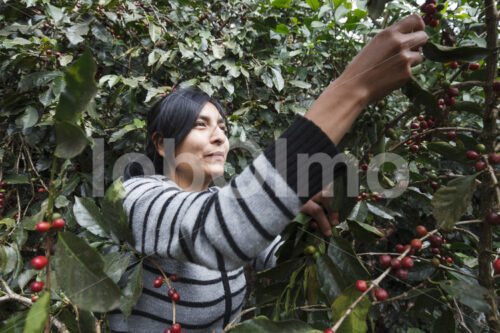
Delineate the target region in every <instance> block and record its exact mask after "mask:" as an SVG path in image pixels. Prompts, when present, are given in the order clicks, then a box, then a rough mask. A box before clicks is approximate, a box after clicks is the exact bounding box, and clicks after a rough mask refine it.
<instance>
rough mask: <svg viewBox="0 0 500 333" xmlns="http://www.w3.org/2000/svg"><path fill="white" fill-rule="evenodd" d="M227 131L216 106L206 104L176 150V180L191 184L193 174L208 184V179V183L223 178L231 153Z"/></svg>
mask: <svg viewBox="0 0 500 333" xmlns="http://www.w3.org/2000/svg"><path fill="white" fill-rule="evenodd" d="M225 129H226V124H225V122H224V119H223V118H222V116H221V115H220V113H219V111H218V110H217V108H216V107H215V105H213V104H212V103H210V102H207V103H206V104H205V106H204V107H203V108H202V109H201V112H200V114H199V115H198V118H197V119H196V120H195V123H194V124H193V127H192V129H191V131H190V132H189V133H188V135H187V136H186V137H185V138H184V140H182V142H181V143H180V144H179V145H177V147H176V148H175V157H176V161H177V169H176V175H175V176H176V177H175V179H179V180H181V179H182V180H183V181H184V182H185V181H186V180H187V181H192V180H193V178H194V174H193V172H194V173H195V174H196V175H197V176H199V177H203V179H204V182H205V183H206V182H207V180H208V183H209V182H210V181H211V180H212V178H216V177H219V176H222V175H223V174H224V164H225V162H226V158H227V153H228V151H229V140H228V138H227V136H226V134H225ZM193 169H194V170H193ZM205 185H208V184H205Z"/></svg>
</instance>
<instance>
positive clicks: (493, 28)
mask: <svg viewBox="0 0 500 333" xmlns="http://www.w3.org/2000/svg"><path fill="white" fill-rule="evenodd" d="M484 8H485V21H486V31H487V34H486V47H487V48H488V49H489V50H492V53H491V54H490V55H489V56H488V57H487V58H486V75H487V79H486V82H485V83H486V84H485V85H484V87H483V88H484V94H485V110H484V113H483V132H482V134H481V142H482V143H483V144H484V145H485V146H486V151H488V152H494V148H495V145H496V142H495V140H496V137H495V134H496V118H497V116H498V107H497V106H496V96H495V93H494V91H493V82H494V81H495V80H496V76H497V61H498V50H497V47H498V45H497V40H498V28H497V17H498V13H497V8H496V4H495V1H493V0H485V1H484ZM484 178H485V179H484V180H483V184H482V185H481V187H480V190H481V194H480V195H481V203H480V210H479V211H480V214H481V216H485V215H486V214H487V212H489V211H490V210H491V209H492V208H493V207H494V206H495V204H496V203H495V201H496V199H495V195H494V189H493V179H492V178H491V177H484ZM492 234H493V227H492V226H491V225H489V224H488V223H483V224H481V226H480V232H479V238H480V242H479V243H478V263H479V284H480V285H481V286H483V287H485V288H486V289H488V291H489V295H492V296H489V297H488V298H487V299H486V301H487V302H488V303H489V304H490V306H491V310H490V311H489V312H487V313H486V320H487V322H488V326H489V328H490V331H492V332H498V331H500V320H499V318H498V310H497V303H496V301H495V298H494V297H493V296H494V295H496V293H495V288H494V285H493V279H492V276H491V255H490V252H489V251H491V250H492Z"/></svg>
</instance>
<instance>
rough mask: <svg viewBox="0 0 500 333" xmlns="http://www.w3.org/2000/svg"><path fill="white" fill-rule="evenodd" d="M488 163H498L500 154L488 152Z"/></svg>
mask: <svg viewBox="0 0 500 333" xmlns="http://www.w3.org/2000/svg"><path fill="white" fill-rule="evenodd" d="M488 163H489V164H491V165H495V164H497V163H500V154H494V153H492V154H488Z"/></svg>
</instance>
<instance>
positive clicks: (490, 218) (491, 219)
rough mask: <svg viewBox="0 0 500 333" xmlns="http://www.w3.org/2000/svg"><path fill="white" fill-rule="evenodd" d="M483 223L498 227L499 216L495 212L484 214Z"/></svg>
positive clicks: (499, 223) (499, 222)
mask: <svg viewBox="0 0 500 333" xmlns="http://www.w3.org/2000/svg"><path fill="white" fill-rule="evenodd" d="M485 221H486V223H488V224H490V225H500V215H498V214H497V213H495V212H489V213H488V214H486V217H485Z"/></svg>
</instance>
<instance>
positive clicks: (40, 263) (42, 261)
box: [31, 256, 48, 269]
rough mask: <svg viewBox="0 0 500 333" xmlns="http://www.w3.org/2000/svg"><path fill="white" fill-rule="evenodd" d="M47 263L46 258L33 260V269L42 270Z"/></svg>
mask: <svg viewBox="0 0 500 333" xmlns="http://www.w3.org/2000/svg"><path fill="white" fill-rule="evenodd" d="M47 262H48V260H47V258H45V257H44V256H37V257H35V258H33V259H31V267H33V268H34V269H42V268H44V267H45V265H47Z"/></svg>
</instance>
